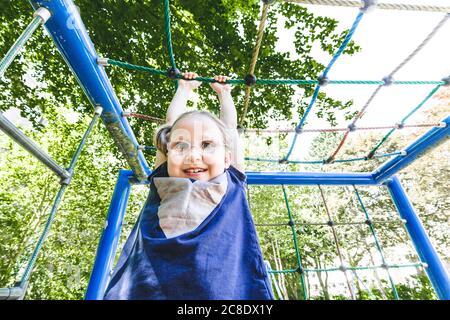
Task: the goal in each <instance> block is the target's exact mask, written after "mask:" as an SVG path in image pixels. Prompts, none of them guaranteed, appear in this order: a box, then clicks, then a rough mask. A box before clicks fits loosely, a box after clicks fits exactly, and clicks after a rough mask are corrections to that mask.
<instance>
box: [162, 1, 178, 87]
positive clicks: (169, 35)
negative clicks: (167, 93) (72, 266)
mask: <svg viewBox="0 0 450 320" xmlns="http://www.w3.org/2000/svg"><path fill="white" fill-rule="evenodd" d="M164 31H165V33H166V41H167V50H168V51H169V59H170V65H171V66H172V69H174V70H175V69H176V68H177V65H176V64H175V57H174V54H173V47H172V33H171V32H170V6H169V0H164ZM176 89H178V81H176V82H175V90H176Z"/></svg>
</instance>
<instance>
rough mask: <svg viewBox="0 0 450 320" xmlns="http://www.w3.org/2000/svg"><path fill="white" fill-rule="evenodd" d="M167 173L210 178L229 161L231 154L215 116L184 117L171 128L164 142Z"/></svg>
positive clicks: (225, 166)
mask: <svg viewBox="0 0 450 320" xmlns="http://www.w3.org/2000/svg"><path fill="white" fill-rule="evenodd" d="M167 149H168V153H167V169H168V173H169V176H170V177H179V178H190V179H195V180H202V181H209V180H211V179H213V178H215V177H217V176H218V175H220V174H222V173H223V172H224V170H225V169H226V168H228V167H229V165H230V159H231V154H230V152H229V151H228V150H226V148H225V146H224V136H223V134H222V132H221V131H220V129H219V127H218V126H217V124H216V123H215V122H214V120H212V119H210V118H208V117H206V116H201V117H198V116H196V117H195V119H194V117H186V118H184V119H181V120H179V121H178V122H177V123H176V125H175V126H174V127H173V128H172V130H171V134H170V141H169V143H168V146H167Z"/></svg>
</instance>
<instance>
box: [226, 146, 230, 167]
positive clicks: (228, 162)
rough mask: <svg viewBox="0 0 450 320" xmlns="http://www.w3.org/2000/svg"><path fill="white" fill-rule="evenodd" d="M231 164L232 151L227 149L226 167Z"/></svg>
mask: <svg viewBox="0 0 450 320" xmlns="http://www.w3.org/2000/svg"><path fill="white" fill-rule="evenodd" d="M230 165H231V151H228V150H227V151H225V168H228V167H229V166H230Z"/></svg>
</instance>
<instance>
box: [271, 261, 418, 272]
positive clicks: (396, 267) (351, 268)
mask: <svg viewBox="0 0 450 320" xmlns="http://www.w3.org/2000/svg"><path fill="white" fill-rule="evenodd" d="M387 267H388V268H390V269H401V268H418V267H423V263H407V264H401V265H399V264H390V265H388V266H387ZM384 268H385V266H382V265H379V266H364V267H346V269H347V270H354V271H358V270H374V269H384ZM303 271H305V272H316V273H317V272H335V271H342V269H341V268H340V267H334V268H322V269H303ZM295 272H298V270H297V269H285V270H270V271H269V273H295Z"/></svg>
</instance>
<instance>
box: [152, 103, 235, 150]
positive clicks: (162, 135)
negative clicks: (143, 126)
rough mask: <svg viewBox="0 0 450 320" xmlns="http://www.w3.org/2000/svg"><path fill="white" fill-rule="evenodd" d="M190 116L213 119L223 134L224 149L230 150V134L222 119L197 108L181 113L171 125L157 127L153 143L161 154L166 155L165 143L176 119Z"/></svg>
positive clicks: (168, 139) (166, 143) (167, 141)
mask: <svg viewBox="0 0 450 320" xmlns="http://www.w3.org/2000/svg"><path fill="white" fill-rule="evenodd" d="M191 116H193V117H194V116H206V117H207V118H209V119H211V120H212V121H214V123H215V124H216V125H217V127H218V128H219V130H220V132H221V133H222V136H223V143H224V145H225V148H226V150H230V135H229V134H228V130H229V129H228V128H227V127H226V126H225V124H224V123H223V121H222V120H220V119H219V118H217V117H216V116H215V115H214V114H212V113H210V112H208V111H199V110H193V111H188V112H185V113H183V114H181V115H180V116H179V117H178V118H177V119H176V120H175V121H174V123H173V124H172V125H169V124H165V125H162V126H161V127H159V128H158V130H157V131H156V134H155V138H154V143H155V145H156V148H157V149H158V150H159V151H161V152H162V153H163V154H165V155H167V152H168V149H167V145H168V143H169V141H170V134H171V132H172V129H173V128H174V127H175V125H176V124H177V122H178V121H180V120H182V119H184V118H187V117H191Z"/></svg>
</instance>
